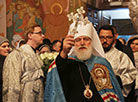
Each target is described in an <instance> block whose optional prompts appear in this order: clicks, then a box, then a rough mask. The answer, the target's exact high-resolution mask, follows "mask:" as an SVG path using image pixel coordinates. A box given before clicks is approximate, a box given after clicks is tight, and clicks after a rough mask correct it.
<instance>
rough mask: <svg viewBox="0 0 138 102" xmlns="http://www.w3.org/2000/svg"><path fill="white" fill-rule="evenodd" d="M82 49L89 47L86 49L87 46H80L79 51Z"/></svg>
mask: <svg viewBox="0 0 138 102" xmlns="http://www.w3.org/2000/svg"><path fill="white" fill-rule="evenodd" d="M81 48H88V47H86V46H80V47H79V49H81Z"/></svg>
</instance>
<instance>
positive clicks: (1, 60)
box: [0, 55, 6, 102]
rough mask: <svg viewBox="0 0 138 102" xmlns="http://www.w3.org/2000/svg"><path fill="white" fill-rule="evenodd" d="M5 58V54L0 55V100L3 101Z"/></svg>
mask: <svg viewBox="0 0 138 102" xmlns="http://www.w3.org/2000/svg"><path fill="white" fill-rule="evenodd" d="M5 58H6V57H5V56H2V55H0V102H2V84H3V83H2V71H3V64H4V60H5Z"/></svg>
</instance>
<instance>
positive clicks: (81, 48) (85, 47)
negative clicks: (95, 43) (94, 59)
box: [75, 36, 92, 60]
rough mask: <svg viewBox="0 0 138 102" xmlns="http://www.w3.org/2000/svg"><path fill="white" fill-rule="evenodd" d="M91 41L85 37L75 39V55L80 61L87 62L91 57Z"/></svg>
mask: <svg viewBox="0 0 138 102" xmlns="http://www.w3.org/2000/svg"><path fill="white" fill-rule="evenodd" d="M91 44H92V40H91V39H90V38H89V37H87V36H80V37H78V38H76V39H75V54H76V55H77V57H78V59H80V60H87V59H89V58H90V57H91V55H92V45H91Z"/></svg>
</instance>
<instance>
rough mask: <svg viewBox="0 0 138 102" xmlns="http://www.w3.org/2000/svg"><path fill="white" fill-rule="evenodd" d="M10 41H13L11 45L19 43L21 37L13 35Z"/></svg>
mask: <svg viewBox="0 0 138 102" xmlns="http://www.w3.org/2000/svg"><path fill="white" fill-rule="evenodd" d="M12 39H13V40H12V41H13V43H15V42H17V41H19V40H21V39H22V37H21V36H20V35H14V36H13V37H12Z"/></svg>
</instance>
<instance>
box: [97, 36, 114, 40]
mask: <svg viewBox="0 0 138 102" xmlns="http://www.w3.org/2000/svg"><path fill="white" fill-rule="evenodd" d="M99 38H100V39H101V40H104V39H106V40H111V39H112V38H113V36H99Z"/></svg>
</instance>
